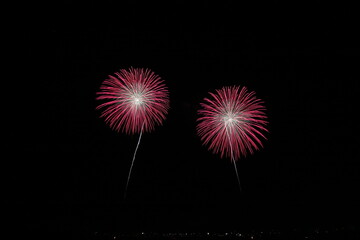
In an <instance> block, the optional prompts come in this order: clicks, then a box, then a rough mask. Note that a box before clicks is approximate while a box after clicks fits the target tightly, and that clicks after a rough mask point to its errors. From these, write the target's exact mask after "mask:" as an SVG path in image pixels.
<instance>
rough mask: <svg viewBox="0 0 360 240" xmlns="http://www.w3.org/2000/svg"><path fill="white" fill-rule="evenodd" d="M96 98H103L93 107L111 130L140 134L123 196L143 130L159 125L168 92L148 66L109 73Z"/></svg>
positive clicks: (166, 108) (164, 116)
mask: <svg viewBox="0 0 360 240" xmlns="http://www.w3.org/2000/svg"><path fill="white" fill-rule="evenodd" d="M97 94H98V97H97V100H105V102H104V103H102V104H100V105H99V106H98V107H97V109H99V110H100V109H101V110H102V114H101V116H100V117H101V118H104V119H105V122H106V123H107V124H108V125H109V126H110V127H111V128H112V129H114V130H116V131H118V132H120V131H122V132H125V133H127V134H135V133H140V135H139V140H138V143H137V145H136V149H135V152H134V155H133V160H132V163H131V167H130V171H129V175H128V180H127V184H126V189H125V195H124V197H125V196H126V191H127V187H128V184H129V180H130V175H131V170H132V167H133V164H134V161H135V157H136V152H137V150H138V147H139V144H140V140H141V136H142V133H143V132H151V131H153V130H154V127H155V125H161V124H162V122H163V120H165V118H166V115H167V112H168V109H169V93H168V90H167V87H166V86H165V84H164V83H163V80H161V78H160V77H159V76H157V75H156V74H155V73H154V72H152V71H151V70H149V69H142V68H138V69H136V68H130V69H129V70H125V69H122V70H120V72H117V73H115V76H111V75H110V76H109V78H108V79H106V80H105V81H104V82H103V84H102V85H101V87H100V91H99V92H98V93H97Z"/></svg>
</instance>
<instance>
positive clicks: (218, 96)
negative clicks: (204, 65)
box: [197, 86, 267, 169]
mask: <svg viewBox="0 0 360 240" xmlns="http://www.w3.org/2000/svg"><path fill="white" fill-rule="evenodd" d="M210 95H211V97H212V98H205V99H204V103H201V106H202V109H200V110H199V111H198V114H199V115H200V117H199V118H198V125H197V133H198V135H199V136H200V137H201V140H202V141H203V143H204V144H205V145H207V146H208V148H209V150H211V151H213V152H214V153H220V155H221V157H224V156H226V157H229V158H231V160H232V161H234V162H235V161H237V160H238V159H239V158H240V157H241V156H244V157H245V156H246V154H247V153H248V152H250V153H251V154H252V153H253V152H254V149H255V150H257V149H259V146H261V147H262V143H261V140H260V139H261V138H264V139H266V137H265V136H264V134H263V132H264V131H265V132H267V129H266V128H265V126H266V124H267V121H266V118H267V117H266V115H265V113H264V110H266V109H265V107H264V106H263V101H261V100H260V99H257V98H256V97H255V92H248V91H247V88H246V87H242V88H240V87H239V86H233V87H223V88H222V89H218V90H216V93H215V94H214V93H210ZM235 169H236V168H235Z"/></svg>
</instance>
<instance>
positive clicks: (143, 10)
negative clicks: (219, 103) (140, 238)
mask: <svg viewBox="0 0 360 240" xmlns="http://www.w3.org/2000/svg"><path fill="white" fill-rule="evenodd" d="M290 2H292V1H290ZM39 7H40V6H39ZM43 9H44V10H40V12H41V13H40V14H39V15H37V16H35V14H34V16H33V17H31V18H29V21H27V22H26V23H24V24H25V28H24V29H25V38H24V39H25V44H24V45H25V49H26V51H25V57H26V61H24V62H27V64H26V66H24V68H25V69H28V72H27V76H28V77H26V83H25V84H24V85H22V86H21V87H22V88H23V89H24V90H25V92H27V94H26V95H24V96H26V100H25V101H24V102H23V103H25V105H27V106H28V107H25V109H24V111H23V117H26V121H21V123H20V125H19V129H20V131H21V136H22V137H21V138H20V139H19V140H17V141H19V142H20V143H21V144H20V145H17V146H20V148H21V149H20V151H17V150H16V153H15V156H18V157H17V158H14V160H13V162H14V166H15V173H14V174H12V176H11V178H10V182H11V189H13V192H12V196H13V197H14V199H13V201H12V202H13V203H14V206H15V209H16V210H18V212H19V213H20V214H21V215H22V217H21V218H19V219H18V221H21V222H22V223H24V224H25V229H26V230H30V231H32V230H41V231H49V232H55V233H59V232H81V233H92V232H96V231H117V232H128V231H190V230H191V231H209V230H219V231H220V230H221V231H222V230H226V231H228V230H236V229H237V230H239V229H254V228H287V227H307V226H327V227H332V226H358V225H359V220H358V217H356V216H357V211H358V205H359V204H358V202H359V200H360V199H359V197H358V192H359V183H360V177H359V167H360V163H359V156H358V152H357V148H358V145H359V141H358V136H357V133H356V131H357V130H358V117H357V115H356V114H357V111H358V109H359V108H358V105H357V103H356V97H357V96H358V93H359V90H358V88H357V84H356V82H357V81H358V79H359V69H358V68H359V48H358V42H359V41H358V40H359V39H358V36H357V32H358V26H357V21H356V15H357V12H356V11H355V8H354V6H351V5H345V4H344V5H341V6H339V5H329V3H327V5H323V4H319V5H316V4H312V5H306V6H305V5H300V3H299V4H296V3H292V4H291V5H290V4H286V3H285V4H284V3H280V2H268V3H266V4H263V3H260V2H257V3H253V4H243V3H240V4H239V3H237V1H220V2H217V3H209V2H208V1H193V2H192V3H185V2H183V1H168V2H162V3H154V2H153V1H148V2H145V3H144V2H140V1H127V2H121V1H114V2H106V1H104V2H102V3H101V4H100V3H97V4H93V3H84V4H74V3H72V2H71V1H69V2H66V1H65V2H62V3H51V4H49V5H48V6H43ZM130 66H132V67H143V68H150V69H152V70H153V71H154V72H155V73H157V74H158V75H160V76H161V77H162V78H163V79H164V80H165V81H166V84H167V86H168V88H169V91H170V101H171V102H170V104H171V109H170V111H169V114H168V117H167V119H166V121H164V124H163V126H159V127H157V128H156V131H155V132H153V133H150V134H144V135H143V138H142V142H141V144H140V148H139V151H138V155H137V159H136V161H135V165H134V169H133V173H132V178H131V181H130V185H129V191H128V197H127V199H126V200H125V201H124V200H123V194H124V189H125V184H126V178H127V173H128V170H129V167H130V163H131V158H132V154H133V151H134V149H135V146H136V143H137V138H138V136H135V135H134V136H129V135H125V134H119V133H117V132H114V131H112V130H111V129H110V128H109V127H107V126H106V125H105V123H104V122H103V120H102V119H99V112H98V111H96V110H95V107H96V106H97V104H98V102H96V100H95V97H96V92H97V91H98V89H99V87H100V84H101V83H102V81H103V80H105V79H106V78H107V76H108V75H109V74H113V73H114V72H116V71H119V70H120V69H122V68H129V67H130ZM17 84H18V83H17ZM229 85H241V86H247V87H248V88H249V89H250V90H252V91H255V92H256V93H257V96H258V97H259V98H261V99H263V100H264V101H265V103H266V107H267V114H268V117H269V122H270V123H269V126H268V128H269V134H268V135H267V136H268V141H266V142H265V145H264V149H262V150H260V151H258V152H256V153H255V154H254V155H252V156H249V157H247V158H245V159H241V160H240V161H239V162H238V169H239V175H240V180H241V182H242V186H243V191H242V192H239V189H238V186H237V181H236V176H235V172H234V169H233V165H232V164H231V163H230V160H228V159H220V157H219V156H216V155H213V154H212V153H211V152H209V151H207V149H206V148H205V147H204V146H202V145H201V142H200V139H199V138H198V137H197V136H196V131H195V126H196V117H197V114H196V111H197V109H198V108H199V102H200V101H201V100H202V99H203V98H204V97H205V96H206V95H207V93H208V92H209V91H213V90H215V89H218V88H221V87H222V86H229Z"/></svg>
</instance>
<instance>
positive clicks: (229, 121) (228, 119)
mask: <svg viewBox="0 0 360 240" xmlns="http://www.w3.org/2000/svg"><path fill="white" fill-rule="evenodd" d="M223 121H224V122H225V125H232V124H233V123H235V122H236V119H235V118H234V116H232V115H231V114H229V115H226V116H224V117H223Z"/></svg>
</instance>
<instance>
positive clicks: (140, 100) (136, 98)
mask: <svg viewBox="0 0 360 240" xmlns="http://www.w3.org/2000/svg"><path fill="white" fill-rule="evenodd" d="M133 102H134V104H135V105H140V104H142V103H143V98H142V97H141V96H140V95H138V94H135V95H134V96H133Z"/></svg>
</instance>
